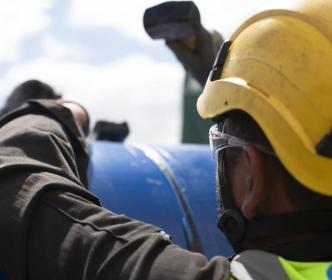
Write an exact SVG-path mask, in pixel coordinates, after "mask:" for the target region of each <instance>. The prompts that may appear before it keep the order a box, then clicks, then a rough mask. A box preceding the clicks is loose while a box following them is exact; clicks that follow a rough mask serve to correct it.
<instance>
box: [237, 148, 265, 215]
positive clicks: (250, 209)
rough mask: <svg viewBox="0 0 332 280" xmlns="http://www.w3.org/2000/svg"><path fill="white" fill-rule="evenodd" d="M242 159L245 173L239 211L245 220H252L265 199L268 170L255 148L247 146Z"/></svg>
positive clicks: (261, 155) (261, 154)
mask: <svg viewBox="0 0 332 280" xmlns="http://www.w3.org/2000/svg"><path fill="white" fill-rule="evenodd" d="M243 157H244V158H243V160H244V164H245V165H246V168H245V170H246V171H247V172H246V175H245V176H244V185H243V187H244V195H243V199H242V202H241V211H242V213H243V215H244V216H245V217H246V218H248V219H252V218H255V217H256V216H257V215H258V213H259V209H260V208H261V206H262V205H261V204H262V202H264V200H265V198H266V193H267V191H268V190H267V189H266V188H268V182H267V178H268V174H267V173H266V172H267V171H268V170H267V168H266V162H265V157H264V154H263V153H262V152H260V151H259V150H257V148H256V147H255V146H253V145H248V146H247V147H246V149H244V151H243Z"/></svg>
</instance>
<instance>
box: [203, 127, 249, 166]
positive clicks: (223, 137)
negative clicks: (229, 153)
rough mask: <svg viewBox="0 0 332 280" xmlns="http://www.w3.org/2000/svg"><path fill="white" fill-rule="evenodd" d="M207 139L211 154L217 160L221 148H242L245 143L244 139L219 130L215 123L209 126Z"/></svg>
mask: <svg viewBox="0 0 332 280" xmlns="http://www.w3.org/2000/svg"><path fill="white" fill-rule="evenodd" d="M209 140H210V148H211V151H212V155H213V158H214V159H215V160H218V153H219V152H220V151H222V150H223V149H226V148H244V147H245V146H246V145H247V142H245V141H244V140H242V139H240V138H237V137H235V136H232V135H229V134H226V133H223V132H221V131H219V130H218V125H217V124H215V125H213V126H212V127H211V128H210V131H209Z"/></svg>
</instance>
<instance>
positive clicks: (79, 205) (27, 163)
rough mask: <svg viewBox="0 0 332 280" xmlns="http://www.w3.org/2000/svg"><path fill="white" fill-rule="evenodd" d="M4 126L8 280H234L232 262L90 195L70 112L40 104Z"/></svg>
mask: <svg viewBox="0 0 332 280" xmlns="http://www.w3.org/2000/svg"><path fill="white" fill-rule="evenodd" d="M69 107H70V106H69ZM32 113H33V114H32ZM0 125H1V128H0V151H1V153H0V163H1V165H0V180H1V182H2V184H1V188H0V197H2V201H1V205H0V208H1V209H0V223H1V224H2V225H6V226H4V227H2V230H1V238H0V247H1V249H2V250H1V254H0V256H1V258H2V259H1V267H2V268H4V270H5V271H6V273H8V279H25V278H27V274H28V276H29V277H28V278H30V279H63V280H64V279H156V280H157V279H158V280H161V279H175V280H176V279H179V280H180V279H228V278H227V277H228V273H229V268H228V262H227V260H226V259H224V258H222V257H217V258H216V259H214V260H213V261H211V262H208V261H207V260H206V258H205V257H204V256H203V255H201V254H196V253H191V252H189V251H186V250H183V249H180V248H179V247H177V246H175V245H171V243H170V240H169V239H168V237H167V236H166V235H165V234H162V233H160V229H159V228H157V227H154V226H152V225H148V224H145V223H142V222H138V221H135V220H132V219H130V218H127V217H125V216H121V215H116V214H114V213H111V212H109V211H108V210H106V209H104V208H102V207H100V204H99V201H98V199H96V197H94V196H93V194H91V193H89V192H88V191H87V190H86V183H85V176H86V157H87V154H86V152H85V151H86V150H85V147H84V143H83V142H82V141H83V138H81V133H80V131H79V129H78V127H77V122H76V121H75V120H74V119H73V114H72V113H71V111H69V110H68V109H67V108H64V107H63V106H61V105H59V104H53V103H49V104H41V103H38V102H37V103H34V104H30V105H29V107H28V108H26V109H24V110H23V111H22V112H21V113H15V114H13V115H11V116H10V117H8V118H7V119H6V120H4V121H2V122H1V123H0Z"/></svg>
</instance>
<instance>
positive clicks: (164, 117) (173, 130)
mask: <svg viewBox="0 0 332 280" xmlns="http://www.w3.org/2000/svg"><path fill="white" fill-rule="evenodd" d="M31 78H37V79H40V80H42V81H45V82H47V83H49V84H50V85H52V86H54V87H55V88H56V89H57V90H58V91H60V92H62V93H63V94H64V95H65V97H66V98H67V99H72V100H76V101H79V102H81V103H82V104H83V105H85V106H86V107H87V108H88V110H89V111H90V114H91V117H92V118H93V120H96V119H109V120H113V121H123V120H127V121H128V122H129V125H130V127H131V131H132V134H131V137H130V140H131V141H134V142H141V143H158V144H166V143H168V144H174V143H178V142H179V138H180V126H181V123H180V106H181V104H180V102H181V101H180V100H181V83H182V79H183V71H182V69H181V66H179V65H177V64H171V63H156V62H154V61H152V60H151V59H150V58H148V57H146V56H141V55H132V56H130V57H127V58H126V59H124V60H120V61H118V62H116V63H114V64H109V65H106V66H92V65H89V64H85V63H74V62H67V61H59V60H54V59H50V58H41V59H38V60H34V61H30V62H26V63H24V64H20V65H16V66H14V67H12V68H11V69H10V70H9V71H8V72H7V74H6V75H5V76H4V77H3V78H2V79H1V80H0V88H2V89H3V90H6V92H9V91H10V90H11V89H12V87H14V86H15V85H17V84H18V83H21V82H22V81H24V80H27V79H31Z"/></svg>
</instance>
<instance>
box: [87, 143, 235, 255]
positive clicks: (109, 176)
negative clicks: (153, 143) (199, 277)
mask: <svg viewBox="0 0 332 280" xmlns="http://www.w3.org/2000/svg"><path fill="white" fill-rule="evenodd" d="M90 156H91V161H90V168H89V188H90V190H91V191H92V192H93V193H94V194H96V195H97V196H98V197H99V198H100V200H101V202H102V204H103V206H104V207H106V208H108V209H109V210H111V211H113V212H115V213H119V214H125V215H127V216H129V217H132V218H135V219H138V220H142V221H144V222H147V223H151V224H154V225H157V226H159V227H160V228H161V229H162V230H164V231H165V232H166V233H167V234H169V235H170V236H171V237H172V240H173V242H174V243H176V244H178V245H180V246H181V247H183V248H186V249H189V250H192V251H197V252H202V253H203V254H205V255H206V256H207V257H208V258H210V257H212V256H215V255H224V256H230V255H231V254H232V249H231V247H230V245H229V243H228V241H227V240H226V239H225V237H224V236H223V234H222V233H221V232H220V231H219V230H218V229H217V227H216V224H217V205H216V196H215V162H214V161H213V159H212V157H211V153H210V151H209V148H208V147H207V146H205V145H181V146H177V147H150V146H133V145H123V144H117V143H110V142H103V141H94V142H92V143H91V144H90Z"/></svg>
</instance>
